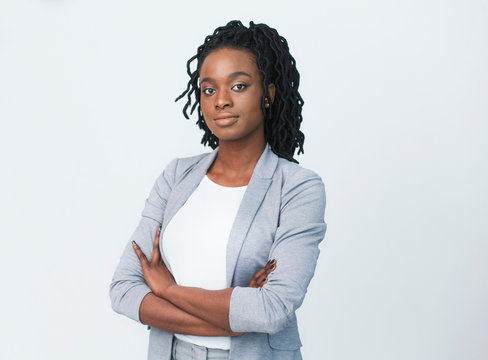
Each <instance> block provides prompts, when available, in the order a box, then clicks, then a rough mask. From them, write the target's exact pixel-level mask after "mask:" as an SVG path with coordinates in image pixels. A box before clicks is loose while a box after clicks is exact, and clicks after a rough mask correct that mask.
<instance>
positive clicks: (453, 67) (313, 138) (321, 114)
mask: <svg viewBox="0 0 488 360" xmlns="http://www.w3.org/2000/svg"><path fill="white" fill-rule="evenodd" d="M232 19H240V20H242V21H243V22H244V23H245V24H248V22H249V21H250V20H254V21H255V22H264V23H267V24H269V25H270V26H272V27H275V28H277V29H278V31H279V32H280V34H282V35H283V36H285V37H286V38H287V40H288V42H289V44H290V48H291V51H292V54H293V55H294V56H295V58H296V60H297V65H298V68H299V70H300V73H301V94H302V96H303V98H304V99H305V107H304V123H303V127H302V130H303V131H304V132H305V134H306V142H305V155H303V156H300V157H299V158H298V160H299V161H300V162H301V164H302V165H303V166H305V167H308V168H311V169H313V170H315V171H316V172H318V173H319V174H320V175H321V176H322V177H323V179H324V182H325V184H326V190H327V210H326V220H327V223H328V225H329V227H328V232H327V235H326V239H325V241H324V242H323V243H322V246H321V250H322V252H321V257H320V259H319V264H318V268H317V271H316V276H315V278H314V279H313V281H312V283H311V285H310V288H309V292H308V294H307V297H306V299H305V302H304V304H303V306H302V308H301V309H300V310H299V314H298V316H299V326H300V330H301V337H302V342H303V344H304V347H303V349H302V352H303V356H304V358H305V359H312V360H313V359H331V360H353V359H354V360H355V359H365V360H369V359H372V360H382V359H385V360H387V359H388V360H389V359H395V360H398V359H415V360H418V359H429V360H430V359H462V360H465V359H469V360H471V359H473V360H474V359H487V358H488V346H487V343H488V306H487V305H488V259H487V254H488V243H487V240H488V231H487V229H486V219H485V218H486V215H487V208H488V206H487V205H488V191H487V185H486V184H488V169H487V167H488V166H487V159H486V158H487V155H488V151H487V150H488V145H487V120H488V105H487V104H488V101H487V100H488V66H487V64H488V20H487V19H488V4H487V2H486V1H475V0H465V1H460V0H459V1H451V0H444V1H440V0H439V1H434V0H409V1H387V0H372V1H359V0H352V1H349V0H345V1H335V2H330V1H322V2H319V1H317V2H313V3H312V2H307V1H290V2H286V1H279V2H272V1H249V0H247V1H239V2H237V1H217V0H214V1H198V2H189V1H182V2H178V3H171V4H169V3H167V2H164V1H161V0H159V1H149V0H141V1H127V0H117V1H115V0H113V1H109V0H83V1H81V0H70V1H68V0H49V1H48V0H30V1H28V0H2V1H1V2H0V120H1V125H0V174H1V178H0V179H1V186H0V196H1V199H0V219H1V220H0V221H1V226H0V236H1V244H2V249H1V251H0V254H1V255H0V256H1V258H0V266H1V275H2V287H1V289H2V290H1V297H0V301H1V306H0V309H1V310H0V311H1V314H0V327H1V328H0V329H1V333H0V358H2V359H50V360H52V359H143V358H145V357H146V351H147V340H148V339H147V338H148V333H147V331H146V328H145V327H144V326H142V325H139V324H136V323H135V322H133V321H131V320H129V319H127V318H125V317H122V316H120V315H117V314H115V313H114V312H113V311H112V310H111V308H110V301H109V296H108V286H109V283H110V280H111V276H112V273H113V271H114V269H115V266H116V264H117V263H118V259H119V256H120V254H121V252H122V249H123V247H124V245H125V243H126V242H127V241H128V240H129V237H130V235H131V234H132V232H133V230H134V229H135V227H136V224H137V223H138V221H139V217H140V213H141V210H142V208H143V206H144V200H145V198H146V196H147V195H148V193H149V190H150V188H151V187H152V185H153V183H154V180H155V179H156V177H157V176H158V175H159V174H160V172H161V171H162V169H163V167H164V166H165V165H166V164H167V163H168V162H169V161H170V160H171V159H173V158H174V157H176V156H187V155H193V154H197V153H201V152H203V151H208V150H207V149H205V148H203V147H202V146H201V145H200V138H201V133H200V132H199V130H198V129H197V127H196V126H195V125H194V122H195V121H196V119H195V118H193V119H192V120H191V121H186V120H185V119H183V116H182V115H181V106H182V103H176V104H175V103H174V98H175V97H176V96H177V95H179V94H180V92H181V91H182V90H183V89H184V88H185V86H186V82H187V75H186V68H185V66H186V60H187V59H188V58H189V57H191V56H192V55H193V54H194V53H195V51H196V48H197V46H198V45H200V43H201V42H202V41H203V39H204V37H205V36H206V35H207V34H209V33H211V32H212V31H213V29H214V28H215V27H217V26H219V25H223V24H225V23H226V22H227V21H228V20H232Z"/></svg>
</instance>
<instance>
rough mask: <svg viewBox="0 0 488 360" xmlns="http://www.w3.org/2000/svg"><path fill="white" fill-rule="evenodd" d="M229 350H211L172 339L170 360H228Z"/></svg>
mask: <svg viewBox="0 0 488 360" xmlns="http://www.w3.org/2000/svg"><path fill="white" fill-rule="evenodd" d="M228 359H229V350H222V349H211V348H207V347H205V346H199V345H195V344H191V343H189V342H186V341H182V340H179V339H177V338H176V336H174V337H173V348H172V350H171V360H228Z"/></svg>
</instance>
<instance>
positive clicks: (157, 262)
mask: <svg viewBox="0 0 488 360" xmlns="http://www.w3.org/2000/svg"><path fill="white" fill-rule="evenodd" d="M160 232H161V228H158V229H157V230H156V237H155V239H154V246H153V251H152V254H151V261H148V260H147V258H146V255H144V253H143V252H142V250H141V249H140V248H139V245H137V243H136V242H135V241H132V247H133V248H134V251H135V252H136V255H137V257H138V258H139V261H140V263H141V266H142V273H143V274H144V279H146V283H147V285H148V286H149V287H150V288H151V290H152V292H153V293H154V294H155V295H156V296H158V297H160V298H164V293H165V291H166V289H167V288H168V287H170V286H173V285H176V282H175V279H174V277H173V275H172V274H171V273H170V272H169V270H168V268H167V267H166V265H165V264H164V262H163V259H162V258H161V252H160V251H159V234H160Z"/></svg>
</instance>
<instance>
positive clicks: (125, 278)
mask: <svg viewBox="0 0 488 360" xmlns="http://www.w3.org/2000/svg"><path fill="white" fill-rule="evenodd" d="M176 166H177V160H176V159H175V160H173V161H172V162H171V163H170V164H169V165H168V166H167V167H166V168H165V169H164V171H163V173H162V174H161V175H160V176H159V177H158V178H157V179H156V182H155V184H154V186H153V188H152V189H151V192H150V193H149V196H148V198H147V199H146V203H145V206H144V209H143V211H142V218H141V220H140V221H139V224H138V225H137V228H136V230H135V231H134V233H133V234H132V236H131V238H130V240H129V242H128V243H127V245H126V246H125V249H124V251H123V253H122V256H121V258H120V261H119V264H118V266H117V268H116V270H115V273H114V275H113V278H112V282H111V284H110V290H109V293H110V300H111V303H112V309H113V310H114V311H116V312H117V313H119V314H123V315H126V316H127V317H129V318H131V319H133V320H135V321H138V322H141V321H140V319H139V308H140V305H141V302H142V300H143V299H144V297H145V296H146V295H147V294H148V293H149V292H151V289H150V288H149V286H148V285H147V284H146V281H145V279H144V275H143V274H142V268H141V264H140V262H139V259H138V258H137V256H136V254H135V252H134V249H133V248H132V245H131V243H132V241H133V240H134V241H135V242H136V243H137V244H138V245H139V247H140V248H141V250H142V251H143V252H144V254H145V255H146V256H147V257H148V258H150V256H151V252H152V247H153V244H154V237H155V235H156V230H157V228H158V227H159V226H161V224H162V221H163V216H164V211H165V209H166V203H167V201H168V197H169V194H170V193H171V189H172V186H173V184H174V178H175V171H176Z"/></svg>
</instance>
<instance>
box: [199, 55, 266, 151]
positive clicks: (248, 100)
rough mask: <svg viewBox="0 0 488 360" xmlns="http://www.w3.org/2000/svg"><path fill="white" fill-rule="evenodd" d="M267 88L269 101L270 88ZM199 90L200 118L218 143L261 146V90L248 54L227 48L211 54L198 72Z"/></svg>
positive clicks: (255, 69) (256, 68) (253, 63)
mask: <svg viewBox="0 0 488 360" xmlns="http://www.w3.org/2000/svg"><path fill="white" fill-rule="evenodd" d="M270 87H272V89H271V91H270V96H271V97H273V96H274V85H273V86H271V85H270ZM200 88H201V97H200V106H201V109H202V113H203V117H204V119H205V122H206V124H207V126H208V127H209V129H210V130H211V131H212V132H213V133H214V135H215V136H216V137H217V138H218V139H219V143H222V142H225V141H246V142H247V141H249V140H251V141H252V140H258V141H263V142H264V115H263V112H262V111H261V97H262V96H263V86H262V83H261V77H260V74H259V70H258V67H257V65H256V61H255V60H254V57H253V55H252V54H251V53H249V52H248V51H245V50H237V49H230V48H222V49H218V50H215V51H213V52H211V53H210V54H209V55H207V57H206V58H205V60H204V62H203V64H202V66H201V68H200ZM271 92H272V94H271Z"/></svg>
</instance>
